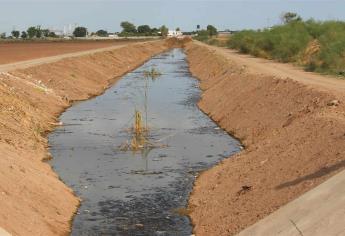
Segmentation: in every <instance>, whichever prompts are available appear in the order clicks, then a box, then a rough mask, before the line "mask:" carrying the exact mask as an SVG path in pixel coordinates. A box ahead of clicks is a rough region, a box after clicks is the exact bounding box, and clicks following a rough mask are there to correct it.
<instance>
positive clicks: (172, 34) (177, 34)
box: [168, 30, 182, 38]
mask: <svg viewBox="0 0 345 236" xmlns="http://www.w3.org/2000/svg"><path fill="white" fill-rule="evenodd" d="M180 36H182V32H181V31H176V30H169V31H168V37H170V38H171V37H180Z"/></svg>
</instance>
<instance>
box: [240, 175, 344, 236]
mask: <svg viewBox="0 0 345 236" xmlns="http://www.w3.org/2000/svg"><path fill="white" fill-rule="evenodd" d="M254 235H265V236H275V235H279V236H301V235H303V236H326V235H327V236H328V235H329V236H331V235H332V236H340V235H345V171H343V172H340V173H339V174H337V175H335V176H334V177H332V178H330V179H329V180H327V181H326V182H324V183H322V184H320V185H319V186H317V187H316V188H314V189H312V190H310V191H309V192H307V193H305V194H304V195H302V196H301V197H299V198H297V199H296V200H294V201H292V202H290V203H288V204H287V205H285V206H283V207H282V208H280V209H279V210H277V211H275V212H273V213H272V214H271V215H269V216H267V217H266V218H264V219H262V220H261V221H259V222H257V223H256V224H254V225H252V226H250V227H248V228H247V229H245V230H243V231H242V232H241V233H239V234H238V236H254Z"/></svg>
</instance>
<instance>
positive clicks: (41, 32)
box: [11, 26, 57, 39]
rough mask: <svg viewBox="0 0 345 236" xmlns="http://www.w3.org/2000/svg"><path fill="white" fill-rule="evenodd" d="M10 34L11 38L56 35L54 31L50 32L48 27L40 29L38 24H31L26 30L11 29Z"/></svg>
mask: <svg viewBox="0 0 345 236" xmlns="http://www.w3.org/2000/svg"><path fill="white" fill-rule="evenodd" d="M11 35H12V37H13V38H19V37H21V38H23V39H26V38H30V39H32V38H42V37H57V36H56V34H55V33H54V32H51V31H50V30H48V29H41V27H40V26H31V27H29V28H28V29H27V30H26V31H22V32H20V31H18V30H13V31H12V32H11Z"/></svg>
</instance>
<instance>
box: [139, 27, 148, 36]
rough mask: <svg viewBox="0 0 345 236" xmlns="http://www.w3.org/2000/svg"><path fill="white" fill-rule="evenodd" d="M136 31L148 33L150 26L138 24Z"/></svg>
mask: <svg viewBox="0 0 345 236" xmlns="http://www.w3.org/2000/svg"><path fill="white" fill-rule="evenodd" d="M138 33H139V34H145V35H150V34H151V28H150V26H148V25H139V26H138Z"/></svg>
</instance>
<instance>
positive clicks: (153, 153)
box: [49, 49, 240, 235]
mask: <svg viewBox="0 0 345 236" xmlns="http://www.w3.org/2000/svg"><path fill="white" fill-rule="evenodd" d="M152 67H154V68H155V69H157V70H158V71H159V72H161V73H162V75H161V76H160V77H158V78H157V79H155V80H152V81H151V80H150V82H149V89H148V91H149V92H148V124H149V127H150V135H149V139H150V141H151V142H154V143H159V144H161V147H157V148H153V149H147V150H143V151H142V152H140V151H138V152H136V153H135V152H132V151H127V152H125V151H122V150H120V149H119V146H121V144H123V143H124V142H126V141H127V140H129V139H130V134H129V133H128V130H129V129H130V127H131V126H132V123H133V119H132V117H133V114H134V109H139V110H141V111H143V107H144V104H143V96H142V95H143V91H144V87H145V80H144V78H143V74H144V71H145V70H150V69H151V68H152ZM199 99H200V90H199V88H198V81H197V80H195V79H194V78H192V77H191V75H190V73H189V68H188V65H187V62H186V58H185V54H184V53H183V52H182V50H181V49H174V50H172V51H171V52H168V53H163V54H160V55H157V56H156V57H154V58H152V59H151V60H150V61H148V62H147V63H145V64H144V65H143V66H141V67H140V68H138V69H136V70H134V71H133V72H130V73H128V74H127V75H126V76H124V77H123V78H122V79H121V80H120V81H118V82H117V83H116V84H115V85H114V86H113V87H111V88H110V89H108V90H107V91H106V92H105V93H104V94H103V95H101V96H98V97H96V98H94V99H91V100H88V101H85V102H81V103H78V104H76V105H75V106H73V107H71V108H70V109H68V110H67V111H66V112H65V113H63V115H62V116H61V119H60V120H61V121H62V122H63V123H64V126H62V127H59V128H58V129H57V130H56V131H55V132H53V133H52V134H51V135H50V136H49V144H50V146H51V149H50V151H51V153H52V155H53V157H54V158H53V160H52V161H51V162H50V163H51V164H52V166H53V168H54V170H55V171H56V172H57V173H58V174H59V176H60V178H61V179H62V180H63V181H64V182H65V183H66V184H67V185H68V186H70V187H71V188H72V189H73V190H74V191H75V193H76V194H77V195H78V196H79V197H80V198H81V199H82V203H81V207H80V208H79V210H78V213H77V215H76V217H75V219H74V222H73V229H72V235H190V234H191V233H192V226H191V224H190V222H189V218H188V217H187V216H185V215H181V214H180V213H181V212H183V210H181V209H183V208H185V207H186V206H187V201H188V196H189V192H190V191H191V189H192V185H193V181H194V179H195V176H196V174H197V173H198V172H199V171H201V170H205V169H207V168H210V167H211V166H212V165H214V164H216V163H218V162H219V161H220V160H222V159H223V158H224V157H227V156H230V155H231V154H233V153H236V152H237V151H239V150H240V147H239V143H238V142H237V141H236V140H235V139H233V138H231V137H230V136H229V135H228V134H227V133H226V132H224V131H223V130H222V129H220V128H218V127H217V125H216V124H215V123H214V122H212V121H211V120H210V119H209V118H208V117H207V116H206V115H205V114H204V113H202V112H201V111H200V110H199V109H198V107H197V105H196V103H197V101H198V100H199ZM179 212H180V213H179Z"/></svg>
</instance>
